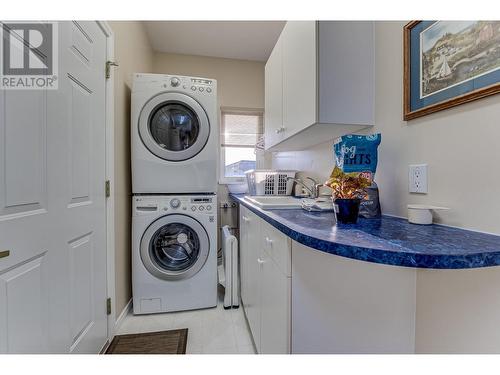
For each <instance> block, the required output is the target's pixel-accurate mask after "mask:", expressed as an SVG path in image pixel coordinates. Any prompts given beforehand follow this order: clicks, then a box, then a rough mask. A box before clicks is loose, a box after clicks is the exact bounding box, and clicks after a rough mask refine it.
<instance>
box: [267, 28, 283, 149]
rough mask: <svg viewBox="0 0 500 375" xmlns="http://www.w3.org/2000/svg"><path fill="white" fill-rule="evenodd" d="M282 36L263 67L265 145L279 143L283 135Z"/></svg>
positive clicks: (269, 145) (270, 145)
mask: <svg viewBox="0 0 500 375" xmlns="http://www.w3.org/2000/svg"><path fill="white" fill-rule="evenodd" d="M282 46H283V43H282V38H281V37H280V38H279V39H278V42H277V43H276V45H275V46H274V49H273V51H272V52H271V55H270V56H269V59H268V60H267V63H266V67H265V113H264V118H265V121H264V126H265V131H264V132H265V139H266V142H265V146H266V149H267V148H269V147H272V146H274V145H275V144H277V143H279V141H280V140H281V139H282V137H283V132H282V131H281V128H282V126H283V54H282V48H283V47H282Z"/></svg>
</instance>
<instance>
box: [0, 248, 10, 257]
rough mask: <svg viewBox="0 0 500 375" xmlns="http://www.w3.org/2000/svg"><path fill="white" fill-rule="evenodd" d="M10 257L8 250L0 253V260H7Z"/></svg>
mask: <svg viewBox="0 0 500 375" xmlns="http://www.w3.org/2000/svg"><path fill="white" fill-rule="evenodd" d="M9 255H10V250H3V251H0V258H7V257H8V256H9Z"/></svg>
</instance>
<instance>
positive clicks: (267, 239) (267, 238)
mask: <svg viewBox="0 0 500 375" xmlns="http://www.w3.org/2000/svg"><path fill="white" fill-rule="evenodd" d="M266 242H267V243H268V244H269V246H273V240H271V239H270V238H269V237H266Z"/></svg>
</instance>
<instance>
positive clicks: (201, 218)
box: [131, 74, 219, 314]
mask: <svg viewBox="0 0 500 375" xmlns="http://www.w3.org/2000/svg"><path fill="white" fill-rule="evenodd" d="M131 112H132V113H131V143H132V147H131V153H132V193H133V197H132V292H133V308H134V314H150V313H159V312H170V311H181V310H191V309H199V308H207V307H213V306H216V305H217V195H216V192H217V175H218V174H217V169H218V142H219V131H218V121H217V118H218V112H217V82H216V81H215V80H213V79H205V78H197V77H181V76H171V75H163V74H134V80H133V87H132V103H131Z"/></svg>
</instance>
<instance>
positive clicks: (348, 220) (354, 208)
mask: <svg viewBox="0 0 500 375" xmlns="http://www.w3.org/2000/svg"><path fill="white" fill-rule="evenodd" d="M360 203H361V199H358V198H356V199H340V198H337V199H335V204H336V205H337V207H338V209H337V210H336V212H337V221H338V222H340V223H343V224H356V223H357V221H358V213H359V204H360Z"/></svg>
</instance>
